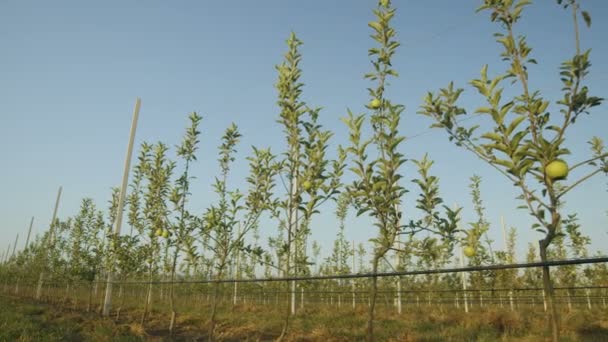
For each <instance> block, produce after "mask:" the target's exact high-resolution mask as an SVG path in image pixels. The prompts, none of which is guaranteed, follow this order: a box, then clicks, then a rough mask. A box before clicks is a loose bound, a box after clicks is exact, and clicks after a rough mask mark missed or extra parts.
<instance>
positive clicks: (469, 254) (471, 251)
mask: <svg viewBox="0 0 608 342" xmlns="http://www.w3.org/2000/svg"><path fill="white" fill-rule="evenodd" d="M464 255H466V256H467V258H471V257H473V256H474V255H475V248H473V247H471V246H466V247H465V248H464Z"/></svg>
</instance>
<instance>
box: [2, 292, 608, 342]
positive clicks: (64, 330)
mask: <svg viewBox="0 0 608 342" xmlns="http://www.w3.org/2000/svg"><path fill="white" fill-rule="evenodd" d="M0 299H1V301H2V303H0V306H1V307H4V308H5V309H4V310H3V311H0V318H2V320H0V322H4V321H5V319H4V317H2V315H7V314H8V312H7V310H6V308H7V307H10V306H7V305H5V304H13V305H15V303H17V304H19V305H17V307H18V308H21V309H17V311H19V312H17V314H19V315H23V316H25V317H29V318H32V317H33V318H32V320H33V321H34V323H36V322H37V321H36V319H37V318H36V317H44V324H46V325H48V326H57V327H59V328H58V329H54V330H53V329H50V330H48V331H49V334H50V335H49V336H53V337H57V336H62V337H66V336H67V337H68V340H69V338H72V339H73V340H74V339H75V340H79V339H88V340H95V341H114V340H146V341H168V340H176V341H205V340H207V336H208V329H207V327H208V325H209V322H208V319H209V318H208V313H209V310H208V309H209V308H208V306H206V305H201V306H200V307H198V308H196V309H191V310H189V311H187V312H179V313H178V316H177V328H176V331H175V332H174V335H173V336H171V337H170V336H169V331H168V324H169V314H168V312H166V311H154V310H153V311H152V312H151V313H150V316H149V319H148V320H147V322H146V324H145V325H144V326H141V325H140V324H139V319H140V317H141V313H142V311H141V309H136V308H124V309H123V310H122V313H121V319H120V320H119V321H115V320H112V319H102V318H100V317H99V315H98V314H97V313H89V314H87V313H85V312H84V308H79V309H78V310H76V311H73V310H71V308H72V305H71V304H69V303H68V304H66V305H65V307H59V306H54V307H51V306H49V305H46V304H44V305H40V304H35V303H34V302H32V301H31V300H24V299H19V300H17V299H15V298H7V297H0ZM6 301H11V303H6ZM51 308H52V310H51ZM283 313H284V308H283V307H281V308H278V309H274V310H273V309H272V307H271V306H269V307H260V306H255V305H252V304H240V305H237V306H236V307H234V308H232V306H231V305H230V306H225V307H222V308H221V310H220V311H219V314H218V324H217V337H218V339H219V340H221V341H272V340H274V339H276V338H277V337H278V336H279V334H280V331H281V327H282V323H283V318H282V317H283ZM366 314H367V311H366V307H364V306H359V307H357V308H356V309H355V310H352V309H351V308H350V307H347V306H343V307H342V308H335V307H333V308H332V307H328V306H326V307H313V306H312V305H311V306H308V307H306V308H304V309H303V310H301V311H299V312H298V314H297V315H296V316H294V317H292V318H291V320H290V330H289V331H290V333H289V335H288V338H287V340H288V341H294V342H295V341H302V342H304V341H336V342H338V341H359V340H362V339H363V338H364V336H365V326H366ZM6 321H7V322H9V323H8V324H21V323H15V322H20V321H19V319H11V318H8V319H6ZM10 322H13V323H10ZM561 322H562V336H563V339H564V341H608V312H606V311H605V310H602V309H600V308H596V309H594V310H591V311H589V310H577V311H574V312H572V313H566V312H564V313H562V315H561ZM546 327H547V324H546V316H545V315H544V313H543V312H542V311H538V310H537V311H533V310H528V311H525V310H520V311H515V312H511V311H509V310H508V309H505V310H503V309H500V308H484V309H481V310H480V308H476V309H475V310H473V311H472V312H470V313H469V314H465V313H464V312H462V311H461V310H435V309H429V308H425V307H421V308H408V310H406V311H405V312H404V313H403V314H402V315H401V316H398V315H396V314H395V313H394V311H393V310H392V308H380V309H379V310H378V314H377V322H376V329H375V331H376V335H377V338H378V340H379V341H544V340H546V339H547V338H546V336H547V328H546ZM2 330H3V329H2V326H1V325H0V341H3V340H11V341H12V340H21V341H37V340H40V339H39V337H40V336H44V335H43V334H42V335H41V334H40V333H38V334H36V333H34V332H32V333H31V334H30V335H28V334H27V333H26V334H21V335H18V336H15V335H14V334H13V335H11V336H13V337H12V338H10V339H9V338H7V337H8V335H6V336H5V335H2ZM26 330H27V329H26ZM30 330H31V331H35V328H33V329H30ZM28 331H29V330H28ZM62 334H63V335H62Z"/></svg>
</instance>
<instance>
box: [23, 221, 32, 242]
mask: <svg viewBox="0 0 608 342" xmlns="http://www.w3.org/2000/svg"><path fill="white" fill-rule="evenodd" d="M33 225H34V216H32V220H31V221H30V229H28V230H27V239H25V247H23V249H26V248H27V246H29V243H30V235H31V234H32V226H33Z"/></svg>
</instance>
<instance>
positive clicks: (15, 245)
mask: <svg viewBox="0 0 608 342" xmlns="http://www.w3.org/2000/svg"><path fill="white" fill-rule="evenodd" d="M18 241H19V234H17V237H16V238H15V244H14V245H13V253H12V254H11V258H12V257H14V256H15V250H16V249H17V242H18Z"/></svg>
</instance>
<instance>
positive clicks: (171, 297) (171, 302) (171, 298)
mask: <svg viewBox="0 0 608 342" xmlns="http://www.w3.org/2000/svg"><path fill="white" fill-rule="evenodd" d="M178 254H179V244H178V245H177V246H175V253H174V254H173V265H172V267H171V284H169V305H170V306H171V321H170V322H169V336H172V335H173V327H174V326H175V316H177V312H175V298H174V285H173V282H174V281H175V267H176V266H177V256H178Z"/></svg>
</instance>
